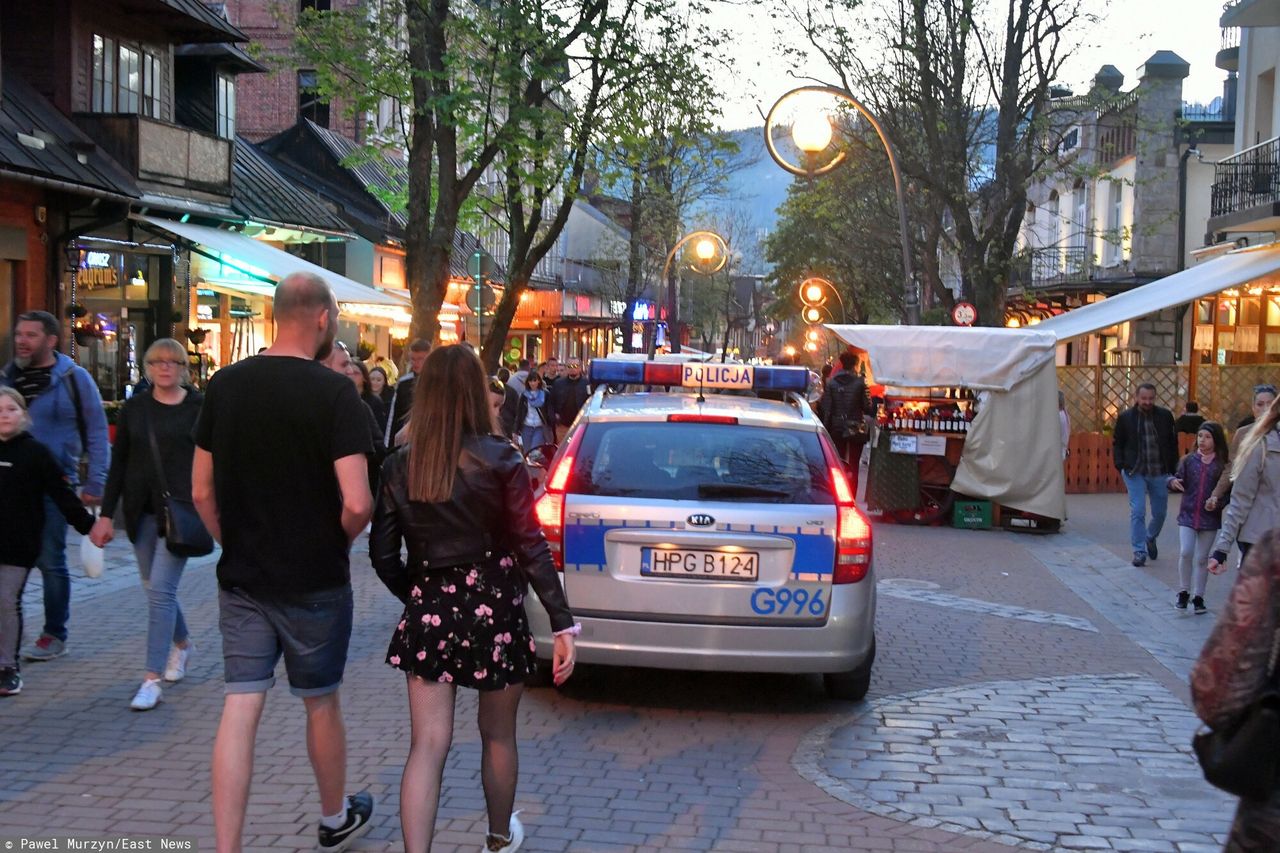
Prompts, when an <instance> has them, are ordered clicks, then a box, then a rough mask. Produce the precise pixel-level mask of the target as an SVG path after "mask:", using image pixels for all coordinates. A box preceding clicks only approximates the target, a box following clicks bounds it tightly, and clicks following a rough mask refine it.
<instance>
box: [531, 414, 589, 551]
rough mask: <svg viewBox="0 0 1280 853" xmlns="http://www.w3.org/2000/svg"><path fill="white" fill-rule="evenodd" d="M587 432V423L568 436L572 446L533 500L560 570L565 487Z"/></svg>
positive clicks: (544, 533) (535, 510)
mask: <svg viewBox="0 0 1280 853" xmlns="http://www.w3.org/2000/svg"><path fill="white" fill-rule="evenodd" d="M585 432H586V427H579V429H578V430H577V431H576V432H575V433H574V434H573V436H572V437H571V438H570V439H569V446H568V447H566V448H565V449H564V455H563V456H561V457H560V459H559V461H558V462H556V464H555V467H554V468H552V469H551V474H550V476H548V477H547V487H546V490H545V491H544V492H543V493H542V497H540V498H538V502H537V503H536V504H534V512H535V513H536V514H537V516H538V523H539V524H541V525H542V535H543V536H545V537H546V538H547V545H549V546H550V547H551V558H552V560H554V561H555V564H556V569H557V570H558V571H564V503H565V491H564V490H565V487H566V486H568V485H569V475H570V474H572V473H573V457H574V456H575V455H576V454H577V452H578V445H579V444H581V443H582V435H583V433H585Z"/></svg>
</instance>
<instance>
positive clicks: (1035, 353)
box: [827, 325, 1066, 529]
mask: <svg viewBox="0 0 1280 853" xmlns="http://www.w3.org/2000/svg"><path fill="white" fill-rule="evenodd" d="M827 328H828V329H830V330H831V331H832V332H833V333H834V334H835V335H837V336H838V337H839V338H840V339H841V340H843V341H844V342H845V343H847V344H850V345H851V346H853V347H856V348H858V349H860V350H863V351H865V352H866V353H867V355H868V358H869V359H870V363H871V373H872V376H873V377H874V381H875V382H876V383H878V384H880V385H883V386H885V391H884V395H883V405H882V407H881V416H880V419H879V422H878V423H877V425H876V427H875V428H874V429H873V432H872V453H871V470H870V473H869V477H868V482H867V492H866V494H867V503H868V509H871V510H873V511H877V510H878V511H880V512H881V513H882V515H884V516H886V517H890V518H894V519H896V520H901V521H916V522H925V523H927V522H932V521H937V520H942V518H943V516H946V515H947V514H948V513H949V511H950V510H951V508H952V503H953V501H954V499H955V498H956V497H957V496H959V497H960V499H961V500H964V499H975V500H977V501H989V502H990V503H991V505H992V507H993V509H994V512H995V513H996V514H999V513H1000V512H1001V511H1002V510H1003V511H1004V514H1005V515H1006V517H1008V518H1010V519H1016V520H1018V521H1021V522H1023V523H1021V524H1017V523H1015V524H1012V525H1010V526H1013V527H1024V528H1030V529H1046V528H1056V522H1060V521H1061V520H1062V519H1064V518H1066V494H1065V484H1064V479H1063V472H1062V450H1061V441H1062V439H1061V432H1060V426H1059V420H1058V394H1057V392H1058V379H1057V373H1056V371H1055V369H1054V351H1055V347H1056V346H1057V338H1056V337H1055V336H1054V335H1050V334H1045V333H1042V332H1038V331H1034V330H1027V329H987V328H957V327H933V326H929V327H924V326H846V325H829V326H828V327H827ZM1050 522H1054V523H1050Z"/></svg>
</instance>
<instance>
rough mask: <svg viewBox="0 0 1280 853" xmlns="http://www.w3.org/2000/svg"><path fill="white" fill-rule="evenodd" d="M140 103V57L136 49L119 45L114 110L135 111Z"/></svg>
mask: <svg viewBox="0 0 1280 853" xmlns="http://www.w3.org/2000/svg"><path fill="white" fill-rule="evenodd" d="M141 105H142V57H141V56H140V55H139V53H138V51H137V50H134V49H133V48H131V47H126V46H124V45H120V64H119V66H117V76H116V111H117V112H122V113H136V112H138V108H139V107H140V106H141Z"/></svg>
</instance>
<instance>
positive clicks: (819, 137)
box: [791, 110, 833, 155]
mask: <svg viewBox="0 0 1280 853" xmlns="http://www.w3.org/2000/svg"><path fill="white" fill-rule="evenodd" d="M832 133H833V129H832V127H831V119H830V118H828V117H827V115H826V114H825V113H822V112H818V111H816V110H813V111H806V112H804V113H802V114H800V115H798V116H797V117H796V119H795V121H794V122H792V125H791V139H792V141H794V142H795V144H796V147H797V148H799V149H800V150H801V151H803V152H804V153H805V154H809V155H817V154H821V153H822V152H823V151H826V150H827V147H828V146H829V145H831V134H832Z"/></svg>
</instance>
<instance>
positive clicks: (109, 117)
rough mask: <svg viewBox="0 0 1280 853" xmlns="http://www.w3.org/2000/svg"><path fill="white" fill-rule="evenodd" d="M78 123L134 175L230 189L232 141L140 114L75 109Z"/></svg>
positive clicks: (202, 187) (217, 190)
mask: <svg viewBox="0 0 1280 853" xmlns="http://www.w3.org/2000/svg"><path fill="white" fill-rule="evenodd" d="M75 120H76V123H77V124H79V125H80V127H81V128H82V129H83V130H84V131H85V132H86V133H87V134H89V136H90V137H92V138H93V139H94V141H96V142H97V143H98V145H100V146H102V148H103V150H105V151H106V152H107V153H108V154H110V155H111V156H112V157H113V158H115V160H116V162H118V163H119V164H120V165H122V166H124V167H125V168H126V169H128V170H129V172H130V173H131V174H132V175H133V176H134V177H135V178H137V179H138V180H140V181H145V182H151V183H156V184H165V185H168V186H171V187H176V188H180V189H194V190H202V191H204V192H209V193H214V194H217V195H223V196H229V195H230V194H231V143H230V142H229V141H228V140H226V139H222V138H220V137H217V136H213V135H211V134H208V133H201V132H200V131H196V130H191V129H189V128H185V127H180V126H178V125H176V124H168V123H166V122H162V121H156V120H155V119H151V118H146V117H144V116H140V115H133V114H123V113H76V115H75Z"/></svg>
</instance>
